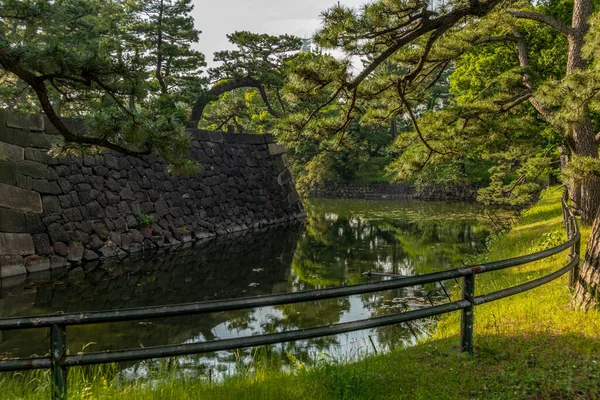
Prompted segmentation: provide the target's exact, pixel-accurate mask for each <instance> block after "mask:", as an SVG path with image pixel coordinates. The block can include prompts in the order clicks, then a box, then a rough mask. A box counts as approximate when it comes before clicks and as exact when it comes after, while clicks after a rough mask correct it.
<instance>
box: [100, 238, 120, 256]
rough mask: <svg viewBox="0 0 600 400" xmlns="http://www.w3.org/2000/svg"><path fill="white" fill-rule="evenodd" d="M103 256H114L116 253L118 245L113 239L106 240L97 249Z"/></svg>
mask: <svg viewBox="0 0 600 400" xmlns="http://www.w3.org/2000/svg"><path fill="white" fill-rule="evenodd" d="M98 252H99V253H100V254H101V255H102V257H103V258H110V257H114V256H116V255H117V254H118V247H117V245H116V244H115V243H114V242H113V241H110V240H109V241H107V242H106V243H105V244H104V246H102V247H101V248H100V250H98Z"/></svg>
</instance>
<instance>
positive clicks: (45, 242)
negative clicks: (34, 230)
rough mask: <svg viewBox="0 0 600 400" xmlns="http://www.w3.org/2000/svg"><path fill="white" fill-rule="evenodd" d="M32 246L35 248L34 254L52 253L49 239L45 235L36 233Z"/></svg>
mask: <svg viewBox="0 0 600 400" xmlns="http://www.w3.org/2000/svg"><path fill="white" fill-rule="evenodd" d="M33 246H34V248H35V254H39V255H49V254H50V253H52V247H51V246H50V238H49V237H48V235H47V234H45V233H38V234H36V235H33Z"/></svg>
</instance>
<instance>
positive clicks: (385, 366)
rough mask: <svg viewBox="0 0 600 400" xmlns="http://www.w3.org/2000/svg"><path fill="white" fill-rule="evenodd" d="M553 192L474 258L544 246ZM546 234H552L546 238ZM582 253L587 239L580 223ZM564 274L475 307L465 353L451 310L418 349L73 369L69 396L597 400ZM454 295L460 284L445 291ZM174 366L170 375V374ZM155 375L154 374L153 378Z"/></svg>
mask: <svg viewBox="0 0 600 400" xmlns="http://www.w3.org/2000/svg"><path fill="white" fill-rule="evenodd" d="M561 224H562V221H561V210H560V192H559V191H558V190H556V189H550V190H549V191H547V192H546V193H544V195H543V196H542V198H541V200H540V202H539V203H538V204H536V205H535V206H533V207H532V208H531V209H530V210H528V211H526V212H525V213H524V214H523V216H522V217H521V219H520V222H519V223H518V225H517V226H515V227H514V228H513V230H512V231H511V232H510V233H508V234H505V235H502V236H499V237H496V238H494V239H493V240H492V242H491V243H490V253H489V254H487V255H485V256H483V257H482V259H481V260H478V261H491V260H499V259H503V258H508V257H514V256H517V255H522V254H526V253H529V252H532V251H534V250H539V249H540V248H544V247H549V246H552V245H553V244H555V243H552V242H554V241H556V240H559V239H560V238H558V239H557V235H560V232H562V225H561ZM549 233H551V234H549ZM582 234H583V249H585V243H586V241H587V238H588V237H589V229H584V230H583V231H582ZM565 260H566V255H565V254H560V255H558V256H555V257H552V258H551V259H549V260H543V261H539V262H535V263H532V264H528V265H526V266H521V267H518V268H512V269H507V270H503V271H497V272H493V273H488V274H484V275H480V276H478V277H477V280H476V291H477V292H478V293H485V292H489V291H494V290H498V289H500V288H503V287H507V286H511V285H514V284H518V283H521V282H524V281H525V280H529V279H532V278H536V277H539V276H541V275H544V274H546V273H548V272H549V271H552V270H555V269H557V268H559V267H560V266H562V265H564V263H565ZM566 282H567V281H566V276H563V277H561V278H560V279H558V280H555V281H553V282H551V283H549V284H547V285H544V286H542V287H540V288H536V289H534V290H531V291H529V292H526V293H523V294H519V295H516V296H513V297H510V298H507V299H503V300H500V301H497V302H493V303H489V304H484V305H481V306H478V307H476V309H475V349H476V353H475V354H474V355H472V356H468V355H463V354H460V353H459V352H458V351H457V347H458V335H459V324H458V322H459V317H460V315H459V314H458V313H454V314H448V315H446V316H444V317H442V318H441V320H440V321H439V323H438V329H437V330H436V332H435V334H434V336H433V337H432V338H429V339H427V340H426V341H425V342H423V343H420V344H418V345H417V346H414V347H411V348H408V349H401V350H396V351H392V352H391V353H389V354H383V355H378V356H371V357H366V358H364V359H363V360H361V361H358V362H354V363H350V364H342V363H336V362H335V361H328V362H321V363H318V364H317V365H316V366H314V367H310V368H298V369H297V370H296V371H295V372H294V373H285V372H277V371H269V370H268V369H266V370H263V369H260V370H258V371H257V372H255V373H248V374H243V375H241V376H237V377H231V378H228V379H226V380H225V381H224V382H223V383H220V384H215V385H210V384H208V383H206V382H204V381H201V380H198V379H179V378H176V377H175V375H172V376H171V375H169V373H164V372H163V373H161V375H159V376H158V377H150V378H149V379H148V380H144V381H141V382H138V383H135V384H132V383H125V384H124V383H122V382H120V381H119V380H118V379H115V378H114V377H115V376H116V375H117V370H116V367H114V366H103V367H97V368H92V369H86V370H84V369H81V368H73V369H71V370H70V372H69V374H70V375H69V393H70V398H74V399H79V398H85V399H122V398H125V399H411V400H412V399H532V400H533V399H536V400H538V399H598V398H600V313H599V312H598V311H592V312H589V313H582V312H579V311H574V310H572V309H570V307H569V301H570V292H569V289H568V287H567V285H566ZM452 293H453V296H455V297H456V296H458V294H459V288H458V287H454V288H453V292H452ZM175 372H176V371H174V372H173V373H175ZM156 378H158V380H157V379H156ZM48 382H49V376H48V374H47V373H46V372H41V371H36V372H34V373H32V374H25V375H18V374H17V375H7V374H3V375H0V388H2V390H0V398H2V399H4V398H10V399H14V398H23V399H37V398H39V399H47V398H48V394H49V392H48Z"/></svg>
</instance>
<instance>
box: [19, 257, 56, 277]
mask: <svg viewBox="0 0 600 400" xmlns="http://www.w3.org/2000/svg"><path fill="white" fill-rule="evenodd" d="M25 268H27V272H29V273H30V274H31V273H34V272H40V271H47V270H49V269H50V258H48V257H40V256H38V255H33V256H29V257H27V258H25Z"/></svg>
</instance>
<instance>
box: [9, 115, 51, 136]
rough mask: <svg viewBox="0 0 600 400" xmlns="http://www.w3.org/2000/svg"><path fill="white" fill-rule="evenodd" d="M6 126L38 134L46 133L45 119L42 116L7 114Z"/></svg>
mask: <svg viewBox="0 0 600 400" xmlns="http://www.w3.org/2000/svg"><path fill="white" fill-rule="evenodd" d="M6 126H8V127H9V128H17V129H23V130H30V131H36V132H43V131H44V118H43V116H42V115H41V114H28V113H21V112H7V113H6Z"/></svg>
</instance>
